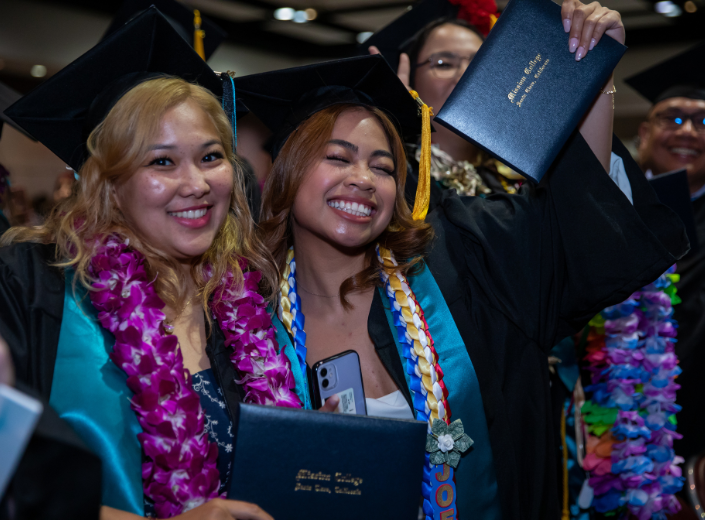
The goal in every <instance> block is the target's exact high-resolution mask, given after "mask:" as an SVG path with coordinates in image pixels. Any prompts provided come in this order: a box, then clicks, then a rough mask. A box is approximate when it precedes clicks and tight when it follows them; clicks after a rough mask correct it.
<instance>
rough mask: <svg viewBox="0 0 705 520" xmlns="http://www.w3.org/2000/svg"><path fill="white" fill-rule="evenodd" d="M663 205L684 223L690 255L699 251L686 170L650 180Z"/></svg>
mask: <svg viewBox="0 0 705 520" xmlns="http://www.w3.org/2000/svg"><path fill="white" fill-rule="evenodd" d="M649 184H651V187H652V188H653V189H654V191H655V192H656V195H657V196H658V199H659V200H660V201H661V203H662V204H665V205H666V206H668V207H669V208H671V209H672V210H673V211H674V212H675V213H676V214H677V215H678V217H680V219H681V220H682V221H683V225H684V226H685V231H686V233H687V234H688V240H690V253H688V254H689V255H690V254H692V253H695V252H697V251H698V250H699V248H700V245H699V243H698V233H697V227H696V225H695V217H694V215H693V204H692V202H691V200H690V188H689V185H688V174H687V173H686V171H685V170H677V171H673V172H669V173H664V174H662V175H657V176H656V177H653V178H652V179H650V180H649Z"/></svg>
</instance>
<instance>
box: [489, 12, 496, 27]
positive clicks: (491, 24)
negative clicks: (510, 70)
mask: <svg viewBox="0 0 705 520" xmlns="http://www.w3.org/2000/svg"><path fill="white" fill-rule="evenodd" d="M496 23H497V16H496V15H494V14H491V15H490V31H491V30H492V27H494V24H496Z"/></svg>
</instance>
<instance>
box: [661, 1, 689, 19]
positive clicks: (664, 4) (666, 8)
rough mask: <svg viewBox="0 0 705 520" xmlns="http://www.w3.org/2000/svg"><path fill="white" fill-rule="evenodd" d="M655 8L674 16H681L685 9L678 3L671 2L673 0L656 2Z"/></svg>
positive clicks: (670, 16) (664, 13)
mask: <svg viewBox="0 0 705 520" xmlns="http://www.w3.org/2000/svg"><path fill="white" fill-rule="evenodd" d="M654 9H655V10H656V12H657V13H659V14H662V15H664V16H667V17H669V18H672V17H674V16H680V15H681V14H682V13H683V11H682V10H681V8H680V7H678V6H677V5H676V4H674V3H673V2H671V0H662V1H661V2H656V5H655V6H654Z"/></svg>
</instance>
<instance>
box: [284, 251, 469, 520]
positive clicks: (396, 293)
mask: <svg viewBox="0 0 705 520" xmlns="http://www.w3.org/2000/svg"><path fill="white" fill-rule="evenodd" d="M377 254H378V257H379V259H380V262H382V264H383V265H384V267H385V270H384V271H382V273H381V277H382V279H383V281H384V282H385V287H386V291H387V296H388V297H389V301H390V305H391V308H392V313H393V314H394V323H395V326H396V329H397V335H398V338H399V342H400V343H401V344H402V345H404V347H405V348H404V358H405V359H406V371H407V373H408V374H409V376H410V378H411V385H410V387H411V394H412V398H413V403H414V409H415V410H416V418H417V419H418V420H419V421H424V422H426V423H428V433H429V434H431V431H432V430H431V428H432V426H433V421H434V420H436V421H438V420H440V421H442V422H444V423H445V424H446V425H450V406H449V404H448V390H447V389H446V387H445V384H444V383H443V370H441V366H440V364H439V363H438V353H437V352H436V350H435V348H434V346H433V338H431V334H430V332H429V330H428V325H427V323H426V320H425V318H424V313H423V310H422V309H421V306H420V305H419V304H418V301H417V300H416V296H415V295H414V293H413V291H412V290H411V287H410V286H409V282H408V281H407V279H406V277H405V276H404V275H403V274H402V273H401V272H400V271H399V270H398V269H397V265H398V264H397V262H396V260H394V255H393V254H392V252H391V251H389V250H388V249H384V248H381V247H379V246H378V247H377ZM389 273H391V274H389ZM280 289H281V294H280V304H279V318H280V319H281V321H282V323H283V324H284V326H285V327H286V329H287V330H288V331H289V334H291V336H292V337H293V338H294V347H295V349H296V356H297V357H298V359H299V363H301V369H302V371H303V373H306V372H305V371H306V333H305V332H304V322H305V320H304V315H303V312H301V301H300V299H299V297H298V295H297V293H296V260H295V258H294V250H293V248H291V249H289V252H288V254H287V257H286V268H285V270H284V273H283V276H282V280H281V285H280ZM453 475H454V470H453V468H452V467H450V466H449V465H448V464H440V465H435V464H431V462H430V456H429V454H428V453H426V459H425V464H424V476H423V484H422V489H421V493H422V495H423V499H424V501H423V508H424V514H425V515H426V519H427V520H433V519H434V518H440V517H439V514H440V513H443V512H445V513H446V514H448V513H452V512H454V511H455V514H457V507H456V505H455V496H456V491H455V481H454V477H453ZM434 514H435V515H434ZM448 518H451V517H450V516H448Z"/></svg>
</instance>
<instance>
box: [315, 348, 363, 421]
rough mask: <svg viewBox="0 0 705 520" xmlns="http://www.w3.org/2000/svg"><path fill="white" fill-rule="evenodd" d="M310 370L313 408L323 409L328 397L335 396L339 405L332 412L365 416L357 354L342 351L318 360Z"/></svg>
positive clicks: (351, 351)
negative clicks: (312, 381) (338, 398)
mask: <svg viewBox="0 0 705 520" xmlns="http://www.w3.org/2000/svg"><path fill="white" fill-rule="evenodd" d="M312 371H313V378H314V380H315V383H314V385H313V387H314V401H315V403H316V408H320V407H321V406H323V405H324V404H325V402H326V400H327V399H328V398H330V397H331V396H333V395H338V396H339V397H340V404H338V408H336V410H335V411H336V412H339V413H349V414H356V415H367V405H366V404H365V389H364V387H363V386H362V371H361V370H360V357H359V356H358V355H357V352H355V351H354V350H346V351H345V352H341V353H340V354H336V355H335V356H332V357H329V358H327V359H322V360H321V361H319V362H318V363H316V364H315V365H313V369H312Z"/></svg>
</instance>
